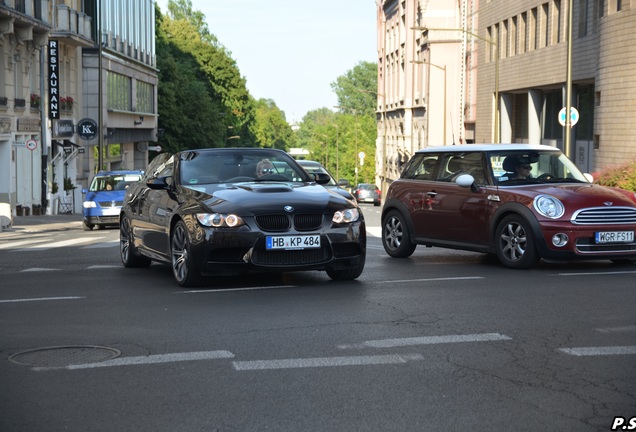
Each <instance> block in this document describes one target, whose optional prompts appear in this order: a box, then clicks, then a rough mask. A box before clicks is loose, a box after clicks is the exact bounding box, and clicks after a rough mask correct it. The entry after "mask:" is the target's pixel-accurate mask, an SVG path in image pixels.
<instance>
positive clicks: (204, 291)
mask: <svg viewBox="0 0 636 432" xmlns="http://www.w3.org/2000/svg"><path fill="white" fill-rule="evenodd" d="M281 288H296V285H276V286H260V287H249V288H219V289H207V290H189V291H175V292H174V293H175V294H201V293H219V292H225V291H257V290H266V289H281Z"/></svg>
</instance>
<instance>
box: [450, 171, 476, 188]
mask: <svg viewBox="0 0 636 432" xmlns="http://www.w3.org/2000/svg"><path fill="white" fill-rule="evenodd" d="M455 183H457V184H458V185H459V186H461V187H463V188H468V187H469V188H470V190H471V191H473V192H477V191H478V190H479V186H477V184H476V183H475V177H473V176H471V175H470V174H462V175H460V176H459V177H457V179H455Z"/></svg>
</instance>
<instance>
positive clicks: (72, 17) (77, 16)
mask: <svg viewBox="0 0 636 432" xmlns="http://www.w3.org/2000/svg"><path fill="white" fill-rule="evenodd" d="M56 30H57V31H61V32H69V33H75V34H77V35H79V36H82V37H84V38H86V39H92V36H91V32H92V19H91V17H90V16H88V15H86V14H85V13H83V12H79V11H77V10H75V9H71V8H69V7H68V6H66V5H63V4H61V5H57V28H56Z"/></svg>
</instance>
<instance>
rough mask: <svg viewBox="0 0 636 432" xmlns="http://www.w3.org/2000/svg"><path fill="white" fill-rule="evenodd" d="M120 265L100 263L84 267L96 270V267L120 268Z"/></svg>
mask: <svg viewBox="0 0 636 432" xmlns="http://www.w3.org/2000/svg"><path fill="white" fill-rule="evenodd" d="M121 267H122V266H121V265H104V264H100V265H92V266H88V267H86V269H87V270H98V269H112V268H121Z"/></svg>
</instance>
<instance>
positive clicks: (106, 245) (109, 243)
mask: <svg viewBox="0 0 636 432" xmlns="http://www.w3.org/2000/svg"><path fill="white" fill-rule="evenodd" d="M117 246H119V240H111V241H107V242H103V243H97V244H94V245H90V246H84V247H82V248H80V249H101V248H112V247H117Z"/></svg>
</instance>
